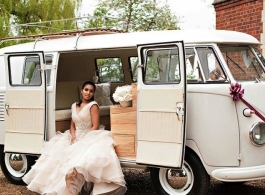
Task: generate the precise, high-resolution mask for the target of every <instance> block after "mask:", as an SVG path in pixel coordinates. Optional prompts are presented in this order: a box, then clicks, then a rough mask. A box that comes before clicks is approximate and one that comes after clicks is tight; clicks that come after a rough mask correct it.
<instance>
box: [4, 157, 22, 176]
mask: <svg viewBox="0 0 265 195" xmlns="http://www.w3.org/2000/svg"><path fill="white" fill-rule="evenodd" d="M5 164H6V168H7V170H8V172H9V173H10V174H11V175H13V176H14V177H22V176H23V175H25V173H26V171H27V157H26V155H24V154H12V153H5Z"/></svg>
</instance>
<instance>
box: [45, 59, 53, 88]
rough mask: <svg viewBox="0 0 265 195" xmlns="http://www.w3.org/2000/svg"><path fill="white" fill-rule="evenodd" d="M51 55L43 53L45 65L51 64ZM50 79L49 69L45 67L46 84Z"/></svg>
mask: <svg viewBox="0 0 265 195" xmlns="http://www.w3.org/2000/svg"><path fill="white" fill-rule="evenodd" d="M52 58H53V56H52V55H45V62H46V65H52ZM50 80H51V69H46V81H47V85H50Z"/></svg>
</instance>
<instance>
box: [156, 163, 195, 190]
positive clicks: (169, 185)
mask: <svg viewBox="0 0 265 195" xmlns="http://www.w3.org/2000/svg"><path fill="white" fill-rule="evenodd" d="M159 180H160V183H161V186H162V187H163V189H164V190H165V191H166V192H167V193H168V194H172V195H186V194H188V193H189V192H190V190H191V189H192V186H193V182H194V176H193V172H192V170H191V168H190V166H189V165H188V164H187V163H186V162H185V164H184V165H183V169H181V170H174V169H164V168H161V169H160V171H159Z"/></svg>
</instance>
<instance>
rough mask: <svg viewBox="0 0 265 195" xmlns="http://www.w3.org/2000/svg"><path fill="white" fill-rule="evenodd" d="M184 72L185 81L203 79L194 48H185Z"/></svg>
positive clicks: (199, 80)
mask: <svg viewBox="0 0 265 195" xmlns="http://www.w3.org/2000/svg"><path fill="white" fill-rule="evenodd" d="M185 52H186V74H187V83H200V82H202V81H203V78H202V73H201V71H200V68H199V63H198V57H196V54H195V51H194V48H186V49H185Z"/></svg>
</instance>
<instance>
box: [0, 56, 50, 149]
mask: <svg viewBox="0 0 265 195" xmlns="http://www.w3.org/2000/svg"><path fill="white" fill-rule="evenodd" d="M26 54H27V53H25V54H24V55H26ZM17 55H18V54H14V55H6V56H5V65H6V75H7V77H6V97H5V104H6V105H8V109H7V111H6V112H5V147H4V151H5V152H18V153H28V154H40V151H41V148H42V146H43V142H44V140H45V128H46V119H45V118H46V90H45V89H46V83H45V80H46V79H45V77H44V74H43V72H44V68H45V65H44V63H43V55H42V53H38V55H39V57H40V68H41V69H42V71H41V81H42V84H41V85H40V86H23V85H22V86H12V85H11V84H10V82H9V76H8V75H9V68H8V66H9V62H8V59H9V57H12V56H15V57H16V56H17ZM20 55H22V54H20ZM19 58H20V57H19ZM15 59H16V58H15ZM16 60H17V59H16ZM22 62H23V61H22ZM13 63H17V61H15V62H13ZM15 65H17V64H12V62H11V64H10V66H11V67H12V66H15ZM18 72H19V73H20V75H19V74H18V75H17V76H16V77H15V79H17V78H18V82H16V83H20V81H21V76H22V75H21V73H22V71H21V70H19V71H18ZM12 78H14V77H13V76H12ZM12 81H14V80H12Z"/></svg>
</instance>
